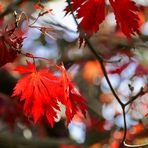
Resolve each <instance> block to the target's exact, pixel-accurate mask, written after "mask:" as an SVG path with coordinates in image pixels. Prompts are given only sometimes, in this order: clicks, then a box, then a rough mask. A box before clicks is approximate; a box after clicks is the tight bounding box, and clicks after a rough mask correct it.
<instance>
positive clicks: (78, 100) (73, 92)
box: [60, 65, 87, 126]
mask: <svg viewBox="0 0 148 148" xmlns="http://www.w3.org/2000/svg"><path fill="white" fill-rule="evenodd" d="M60 69H61V70H62V77H61V82H62V83H61V84H63V91H64V96H63V97H62V100H61V102H62V103H63V104H65V107H66V116H67V126H68V124H69V122H70V121H71V120H72V118H73V117H74V115H75V114H77V112H79V111H81V112H82V113H83V115H84V116H86V110H87V107H86V101H85V99H84V98H83V97H82V96H81V95H80V93H79V92H78V90H77V89H76V87H75V86H74V84H73V83H72V81H71V80H70V79H69V77H68V75H67V73H66V70H65V68H64V66H63V65H62V66H61V67H60Z"/></svg>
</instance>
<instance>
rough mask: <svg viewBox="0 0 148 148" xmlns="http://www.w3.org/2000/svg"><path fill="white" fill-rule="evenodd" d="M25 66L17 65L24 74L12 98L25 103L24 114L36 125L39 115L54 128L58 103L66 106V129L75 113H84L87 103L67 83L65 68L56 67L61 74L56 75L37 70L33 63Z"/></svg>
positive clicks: (47, 69)
mask: <svg viewBox="0 0 148 148" xmlns="http://www.w3.org/2000/svg"><path fill="white" fill-rule="evenodd" d="M27 66H28V67H25V66H18V67H16V70H17V71H18V72H20V73H22V74H27V75H26V76H24V77H23V78H21V79H19V80H18V83H17V84H16V86H15V88H14V92H13V95H12V96H20V101H23V102H24V112H25V113H26V115H27V116H29V117H33V120H34V122H37V121H38V120H39V118H40V117H41V116H46V118H47V120H48V121H49V123H50V125H51V126H52V127H53V125H54V122H55V119H56V118H58V117H57V111H60V107H59V102H60V103H62V104H63V105H65V108H66V111H65V114H66V116H67V126H68V124H69V122H70V121H71V120H72V118H73V117H74V115H75V114H77V112H78V111H82V113H83V114H84V115H85V114H86V110H87V107H86V105H85V104H86V101H85V100H84V99H83V98H82V97H81V95H80V94H79V92H78V91H77V89H76V88H75V86H74V85H73V83H72V82H71V81H70V79H69V77H68V75H67V73H66V70H65V68H64V66H63V65H62V66H56V67H58V69H59V70H60V71H61V75H60V76H55V75H54V73H53V72H51V71H50V69H49V68H44V69H42V70H39V71H38V70H37V69H36V66H35V64H34V63H30V62H29V61H27Z"/></svg>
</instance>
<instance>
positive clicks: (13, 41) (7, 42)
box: [0, 26, 23, 67]
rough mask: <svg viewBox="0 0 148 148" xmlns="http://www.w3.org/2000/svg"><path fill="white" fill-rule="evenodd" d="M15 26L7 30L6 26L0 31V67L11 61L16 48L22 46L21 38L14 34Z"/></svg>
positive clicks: (15, 53) (14, 55)
mask: <svg viewBox="0 0 148 148" xmlns="http://www.w3.org/2000/svg"><path fill="white" fill-rule="evenodd" d="M14 32H15V28H13V29H11V30H8V26H6V28H5V29H4V30H2V31H0V35H1V36H0V47H1V54H0V67H1V66H3V65H4V64H6V63H8V62H13V61H14V59H15V58H16V56H17V51H16V49H19V48H20V47H21V46H22V42H23V38H22V37H18V36H16V35H15V33H14Z"/></svg>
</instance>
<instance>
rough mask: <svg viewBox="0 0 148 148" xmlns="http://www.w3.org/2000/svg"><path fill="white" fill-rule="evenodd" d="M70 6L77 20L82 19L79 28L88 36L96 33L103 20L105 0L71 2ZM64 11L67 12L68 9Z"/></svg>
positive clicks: (73, 0)
mask: <svg viewBox="0 0 148 148" xmlns="http://www.w3.org/2000/svg"><path fill="white" fill-rule="evenodd" d="M71 4H72V8H73V11H76V12H77V18H82V21H81V22H80V26H81V27H82V28H83V30H84V31H85V32H86V33H87V34H88V35H89V36H91V35H92V34H93V33H94V32H97V31H98V29H99V24H101V23H102V21H103V20H104V18H105V0H72V2H71ZM65 10H66V11H69V8H68V7H67V8H66V9H65Z"/></svg>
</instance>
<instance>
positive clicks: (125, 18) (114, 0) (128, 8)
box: [110, 0, 139, 38]
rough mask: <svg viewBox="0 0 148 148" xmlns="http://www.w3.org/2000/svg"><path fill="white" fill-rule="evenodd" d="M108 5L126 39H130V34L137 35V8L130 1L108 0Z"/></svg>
mask: <svg viewBox="0 0 148 148" xmlns="http://www.w3.org/2000/svg"><path fill="white" fill-rule="evenodd" d="M110 4H111V6H112V8H113V10H114V13H115V18H116V22H117V25H118V26H119V27H120V28H121V30H122V32H123V33H124V34H125V35H126V36H127V37H128V38H131V35H132V34H133V35H134V34H135V33H138V34H139V22H138V21H139V17H138V15H137V12H138V8H137V7H136V5H135V3H134V2H133V1H131V0H110Z"/></svg>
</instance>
